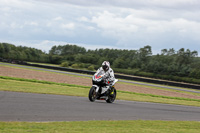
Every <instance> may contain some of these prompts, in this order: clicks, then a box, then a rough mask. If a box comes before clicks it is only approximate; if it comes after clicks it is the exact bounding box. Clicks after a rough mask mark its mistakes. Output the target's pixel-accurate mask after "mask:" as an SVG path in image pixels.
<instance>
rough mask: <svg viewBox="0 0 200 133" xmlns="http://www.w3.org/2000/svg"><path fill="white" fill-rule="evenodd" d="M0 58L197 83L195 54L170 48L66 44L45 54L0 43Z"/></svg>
mask: <svg viewBox="0 0 200 133" xmlns="http://www.w3.org/2000/svg"><path fill="white" fill-rule="evenodd" d="M0 57H1V58H7V59H16V60H23V61H34V62H44V63H52V64H62V66H65V67H73V68H86V69H90V70H94V69H98V67H100V66H101V63H102V62H103V61H104V60H107V61H109V62H110V64H111V67H112V68H113V69H114V71H115V72H118V73H125V74H132V75H138V76H147V77H154V78H162V79H168V80H176V81H185V82H191V83H200V80H199V79H200V68H199V66H200V58H199V57H198V52H197V51H190V50H189V49H184V48H181V49H179V50H178V51H176V50H175V49H173V48H171V49H163V50H161V53H160V54H157V55H152V48H151V46H149V45H147V46H144V47H143V48H140V49H138V50H125V49H108V48H106V49H95V50H90V49H89V50H86V48H84V47H80V46H77V45H69V44H66V45H62V46H61V45H59V46H53V47H52V48H51V49H50V51H49V53H48V54H47V53H45V52H43V51H41V50H38V49H35V48H29V47H23V46H15V45H12V44H8V43H0Z"/></svg>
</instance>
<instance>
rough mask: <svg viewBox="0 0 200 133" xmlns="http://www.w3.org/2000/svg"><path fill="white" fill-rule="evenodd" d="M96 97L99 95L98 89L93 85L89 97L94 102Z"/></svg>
mask: <svg viewBox="0 0 200 133" xmlns="http://www.w3.org/2000/svg"><path fill="white" fill-rule="evenodd" d="M96 97H97V93H96V89H95V87H94V86H92V87H91V89H90V91H89V95H88V98H89V100H90V101H91V102H94V101H95V100H96Z"/></svg>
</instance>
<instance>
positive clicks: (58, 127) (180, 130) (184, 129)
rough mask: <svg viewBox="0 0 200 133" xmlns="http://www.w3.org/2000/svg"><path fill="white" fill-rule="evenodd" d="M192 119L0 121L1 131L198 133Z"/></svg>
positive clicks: (35, 132)
mask: <svg viewBox="0 0 200 133" xmlns="http://www.w3.org/2000/svg"><path fill="white" fill-rule="evenodd" d="M199 124H200V122H194V121H144V120H136V121H74V122H45V123H41V122H39V123H34V122H0V132H1V133H27V132H32V133H78V132H81V133H94V132H95V133H133V132H134V133H199V131H200V126H199Z"/></svg>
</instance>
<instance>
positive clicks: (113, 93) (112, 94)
mask: <svg viewBox="0 0 200 133" xmlns="http://www.w3.org/2000/svg"><path fill="white" fill-rule="evenodd" d="M116 96H117V91H116V89H115V88H113V89H112V91H111V92H110V94H109V95H108V99H107V100H106V102H107V103H113V102H114V101H115V98H116Z"/></svg>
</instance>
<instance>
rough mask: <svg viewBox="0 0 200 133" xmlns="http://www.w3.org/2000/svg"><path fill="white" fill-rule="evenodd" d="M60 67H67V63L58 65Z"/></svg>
mask: <svg viewBox="0 0 200 133" xmlns="http://www.w3.org/2000/svg"><path fill="white" fill-rule="evenodd" d="M60 66H61V67H68V66H69V63H68V62H67V61H65V62H63V63H61V64H60Z"/></svg>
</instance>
